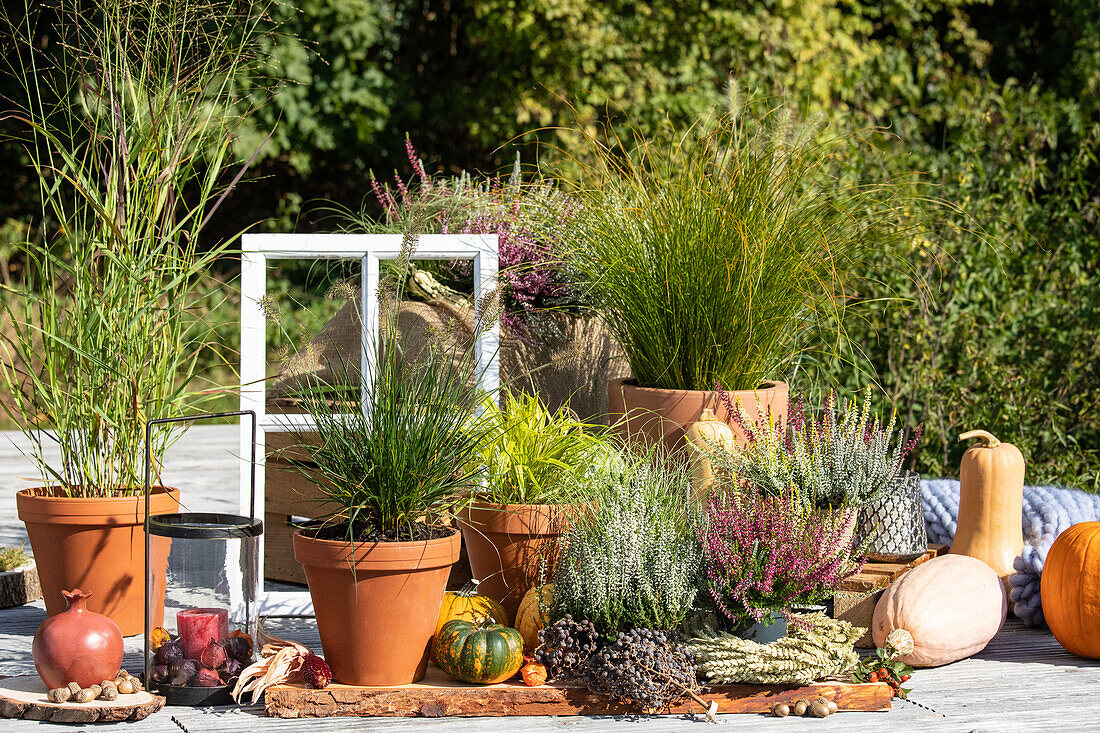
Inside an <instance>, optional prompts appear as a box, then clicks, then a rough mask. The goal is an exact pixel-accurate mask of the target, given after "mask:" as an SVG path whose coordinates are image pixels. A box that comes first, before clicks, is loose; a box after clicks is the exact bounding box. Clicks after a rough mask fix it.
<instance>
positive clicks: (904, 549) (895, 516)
mask: <svg viewBox="0 0 1100 733" xmlns="http://www.w3.org/2000/svg"><path fill="white" fill-rule="evenodd" d="M855 535H856V545H857V546H859V545H861V544H863V543H866V549H865V551H864V554H865V555H866V557H867V559H869V560H874V561H877V562H908V561H910V560H915V559H917V558H918V557H920V556H921V555H923V554H924V552H925V550H927V549H928V533H927V532H926V531H925V528H924V509H923V508H922V507H921V498H920V476H919V475H917V474H915V473H907V474H903V475H902V476H901V477H899V478H898V488H897V491H894V492H893V493H891V494H889V495H888V496H886V497H884V498H882V499H880V500H878V501H876V502H874V503H873V504H868V505H867V506H865V507H863V508H861V509H860V510H859V519H858V521H857V523H856V532H855Z"/></svg>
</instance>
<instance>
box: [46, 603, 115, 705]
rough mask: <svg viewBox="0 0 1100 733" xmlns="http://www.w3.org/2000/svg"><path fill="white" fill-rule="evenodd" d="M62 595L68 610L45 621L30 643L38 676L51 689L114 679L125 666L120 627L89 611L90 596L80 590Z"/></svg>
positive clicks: (89, 684) (85, 685)
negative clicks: (71, 683)
mask: <svg viewBox="0 0 1100 733" xmlns="http://www.w3.org/2000/svg"><path fill="white" fill-rule="evenodd" d="M62 595H63V596H64V598H65V602H66V604H67V605H68V608H67V609H66V610H65V611H62V612H61V613H59V614H57V615H56V616H50V617H49V618H47V619H46V620H45V621H43V622H42V624H41V625H40V626H39V627H38V631H36V632H35V633H34V641H33V642H32V643H31V656H32V657H33V658H34V668H35V670H37V671H38V676H39V677H41V678H42V682H43V683H45V685H46V687H48V688H50V689H53V688H55V687H65V686H66V685H68V684H69V683H70V682H75V683H77V684H78V685H80V686H81V687H91V686H92V685H96V684H99V683H100V682H102V681H103V680H113V679H114V678H115V676H116V675H117V674H118V670H119V669H120V668H121V667H122V632H121V631H119V628H118V624H116V623H115V622H114V621H112V620H111V619H109V618H107V617H106V616H104V615H102V614H98V613H95V612H93V611H89V610H88V596H90V595H91V594H90V593H86V592H84V591H82V590H80V589H79V588H77V589H76V590H73V591H63V593H62Z"/></svg>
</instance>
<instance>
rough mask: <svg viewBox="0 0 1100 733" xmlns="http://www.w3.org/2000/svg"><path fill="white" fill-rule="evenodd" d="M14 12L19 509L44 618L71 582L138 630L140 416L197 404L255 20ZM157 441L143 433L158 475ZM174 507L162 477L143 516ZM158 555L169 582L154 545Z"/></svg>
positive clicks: (8, 342)
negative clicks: (24, 477) (35, 195)
mask: <svg viewBox="0 0 1100 733" xmlns="http://www.w3.org/2000/svg"><path fill="white" fill-rule="evenodd" d="M22 10H23V11H25V12H23V14H22V15H20V16H19V17H15V16H13V15H11V14H10V12H11V11H5V12H4V14H3V15H0V26H2V27H3V28H4V30H5V32H6V35H7V36H8V37H9V38H11V39H13V40H14V41H15V45H14V47H13V49H12V53H11V54H10V55H9V58H10V59H13V60H14V62H13V63H12V65H11V66H10V67H9V75H10V76H11V77H13V81H14V82H15V84H16V86H18V87H21V88H22V92H23V94H22V96H21V98H19V99H16V100H15V101H14V102H13V104H14V105H15V108H14V109H11V110H9V111H8V112H7V113H6V114H5V118H6V121H7V123H8V124H9V129H17V130H18V131H19V132H18V133H17V140H16V142H17V143H18V144H21V145H22V147H23V149H24V150H25V151H26V155H27V157H28V159H29V161H30V166H31V168H32V169H33V170H34V172H35V173H36V174H37V180H38V188H39V194H40V198H41V204H42V215H41V220H40V221H39V222H36V230H37V231H39V232H40V233H41V239H40V240H38V241H26V242H23V243H21V245H20V246H19V247H18V248H17V252H16V255H15V257H14V258H13V259H14V260H16V261H20V262H22V263H23V265H24V268H23V277H22V279H21V281H19V282H17V283H15V284H13V285H11V286H10V287H8V286H5V292H4V296H3V298H0V309H2V310H3V313H4V320H5V322H6V325H7V328H5V329H3V330H0V334H2V339H3V341H2V346H3V348H0V356H2V358H0V384H2V385H3V387H4V388H5V389H6V390H7V391H8V393H9V395H10V400H7V401H3V402H0V404H3V405H4V407H5V410H6V412H7V414H8V416H9V417H10V418H11V419H12V420H13V421H14V422H15V423H16V424H17V425H19V426H21V427H23V428H24V429H26V430H27V431H28V433H27V434H28V437H29V438H30V444H31V448H30V450H29V451H28V453H29V456H30V458H32V459H33V460H34V461H35V463H36V464H37V465H38V469H39V473H40V475H41V485H40V486H38V487H36V488H29V489H23V490H21V491H19V493H18V494H17V507H18V512H19V517H20V519H22V520H23V522H24V523H25V524H26V527H27V534H28V536H29V538H30V544H31V549H32V551H33V553H34V558H35V561H36V563H37V567H38V573H39V577H40V579H41V585H42V592H43V596H44V597H45V601H46V611H47V613H49V614H51V615H52V614H56V613H59V612H61V611H63V610H64V609H65V607H66V603H65V599H64V598H63V597H62V595H61V591H62V590H67V589H72V588H76V587H80V588H82V589H83V590H85V591H89V592H90V593H91V599H90V601H89V604H88V606H89V609H90V610H92V611H96V612H99V613H103V614H106V615H107V616H110V617H111V618H112V619H113V620H114V621H115V622H116V623H117V624H118V626H119V628H120V629H121V630H122V632H123V633H124V634H127V635H130V634H136V633H140V632H141V630H142V629H143V627H144V621H145V613H144V585H145V584H144V578H143V573H144V562H145V538H144V534H143V532H142V529H141V528H142V523H143V520H144V512H145V506H144V501H143V499H142V486H143V483H144V475H143V474H144V472H143V466H142V462H143V456H144V450H143V444H144V441H143V436H144V431H145V422H146V420H149V419H153V418H159V417H165V416H170V415H177V414H179V413H180V412H182V411H183V410H184V409H185V405H188V404H190V403H191V401H192V398H193V396H194V395H193V394H191V393H189V391H188V385H189V383H190V382H191V380H192V378H193V377H194V376H195V374H196V370H197V368H198V366H197V365H198V363H199V356H200V354H202V353H203V352H204V350H206V348H207V347H208V346H209V343H208V340H207V339H205V336H204V333H206V332H207V331H206V330H205V328H204V327H203V324H202V321H201V318H200V317H198V316H197V315H196V311H201V309H202V308H204V307H209V304H207V303H204V302H203V301H202V298H201V297H200V296H199V295H198V294H197V292H198V287H197V286H198V285H199V283H200V282H201V279H202V278H203V276H204V271H205V268H206V266H207V265H208V264H209V263H210V262H211V261H212V260H213V259H214V258H215V257H217V256H218V254H219V252H220V249H219V248H218V247H217V246H213V247H209V248H200V246H199V234H200V232H201V231H202V229H203V227H204V225H205V224H206V222H207V220H208V219H209V217H210V216H211V214H212V213H213V212H214V210H215V209H216V208H217V207H218V204H220V202H221V201H222V200H223V199H224V197H225V196H226V194H227V193H228V190H229V188H231V187H232V184H229V185H227V184H226V182H225V181H223V180H222V178H223V173H225V172H226V171H227V170H228V169H229V168H230V167H233V166H234V165H235V161H236V160H237V158H236V155H235V153H234V139H233V135H232V132H233V130H234V129H235V128H236V127H237V124H238V122H239V118H240V114H241V109H242V108H246V107H247V106H248V105H247V103H246V102H242V101H241V100H239V99H237V95H236V93H235V92H234V86H233V81H234V79H235V78H239V77H241V76H242V75H244V74H246V73H248V70H249V68H250V65H251V64H252V63H253V62H254V61H255V60H256V59H255V57H254V56H253V53H252V51H251V49H252V48H253V47H254V46H253V44H254V43H255V41H256V40H257V37H258V35H259V34H260V29H259V28H260V25H259V24H260V23H261V20H260V18H259V16H258V15H256V14H254V13H252V12H247V13H246V12H244V11H243V10H242V9H241V8H239V7H238V6H236V5H232V4H228V3H221V2H204V1H203V0H184V1H183V2H173V3H167V4H163V3H140V2H133V3H130V2H127V3H114V2H98V3H91V4H87V5H79V6H70V5H69V4H60V3H59V4H57V5H56V6H54V5H51V4H50V3H44V4H34V5H29V6H27V7H25V8H23V9H22ZM45 18H50V19H52V20H51V21H50V23H49V24H47V23H46V21H45V20H43V19H45ZM44 38H49V39H50V43H49V44H46V43H43V39H44ZM256 91H257V92H258V91H259V90H256ZM245 165H246V164H242V172H243V167H244V166H245ZM239 175H240V174H239V173H238V178H239ZM171 439H172V436H170V435H167V434H159V435H156V436H155V439H154V443H153V451H152V457H153V462H154V467H156V468H158V469H159V466H160V465H161V462H162V460H161V459H162V457H163V455H164V451H165V450H166V449H167V446H168V444H169V442H170V440H171ZM54 450H58V451H59V457H58V458H56V459H55V458H53V457H52V455H53V454H52V451H54ZM158 473H159V470H158ZM154 478H156V477H155V476H154ZM178 506H179V493H178V492H177V491H176V490H174V489H169V488H165V487H160V486H158V487H156V489H155V491H154V492H153V496H152V502H151V507H152V510H153V511H154V512H156V513H158V514H159V513H169V512H174V511H176V509H177V507H178ZM154 552H155V553H156V557H155V558H153V559H152V564H151V567H153V568H154V569H155V571H156V574H155V577H159V578H161V579H163V575H164V568H165V563H166V561H167V546H165V545H159V544H154ZM159 593H160V594H161V595H163V593H164V588H163V580H161V587H160V590H159ZM153 612H154V621H155V623H156V624H159V623H160V621H159V614H160V613H161V612H162V610H161V608H160V607H159V605H158V606H157V607H155V608H154V609H153Z"/></svg>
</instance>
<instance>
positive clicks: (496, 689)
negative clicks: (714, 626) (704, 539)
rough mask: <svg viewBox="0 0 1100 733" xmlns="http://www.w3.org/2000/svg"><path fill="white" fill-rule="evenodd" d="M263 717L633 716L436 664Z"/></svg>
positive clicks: (878, 692)
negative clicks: (388, 682) (469, 677)
mask: <svg viewBox="0 0 1100 733" xmlns="http://www.w3.org/2000/svg"><path fill="white" fill-rule="evenodd" d="M891 694H892V691H891V690H890V688H889V687H888V686H887V685H885V684H882V683H877V684H865V685H853V684H849V683H844V682H822V683H817V684H812V685H715V686H713V687H711V688H709V689H708V690H707V691H706V692H704V693H703V695H702V696H703V698H704V699H705V700H708V701H714V702H715V703H717V705H718V712H719V713H765V712H768V711H769V710H770V709H771V706H772V705H774V704H775V703H777V702H781V701H782V702H788V703H793V702H794V701H795V700H798V699H800V698H810V699H812V698H815V697H818V696H822V697H825V698H826V699H829V700H833V701H835V702H836V704H837V708H838V709H840V710H859V711H864V712H870V711H880V710H889V709H890V700H891ZM264 707H265V709H266V711H267V714H268V715H270V716H272V717H276V718H324V717H337V716H363V717H367V716H370V717H374V716H378V717H404V718H414V717H425V718H441V717H503V716H534V715H623V714H628V713H632V712H634V713H636V712H637V711H633V710H629V709H627V708H624V707H623V706H621V705H616V704H614V703H612V702H610V701H608V700H607V699H606V698H604V697H602V696H600V695H594V694H592V693H590V692H588V691H587V690H585V689H584V688H581V687H574V686H570V685H558V684H550V685H542V686H541V687H528V686H526V685H525V684H523V683H522V682H504V683H502V684H498V685H470V684H466V683H463V682H456V681H455V680H452V679H450V678H449V677H447V675H445V674H444V673H443V672H442V671H440V670H439V669H438V668H436V667H435V665H429V666H428V674H427V676H426V677H425V678H424V679H423V680H422V681H421V682H417V683H415V684H412V685H399V686H396V687H354V686H351V685H341V684H338V683H332V684H330V685H329V686H328V687H326V688H324V689H323V690H315V689H313V688H310V687H305V686H304V685H291V684H286V685H275V686H273V687H269V688H267V690H266V691H265V693H264ZM667 712H668V713H669V714H672V715H683V714H685V713H703V712H704V711H703V710H702V708H701V707H700V706H699V705H698V704H696V703H694V702H691V701H688V702H685V703H679V704H677V705H675V706H673V707H672V708H671V709H670V710H668V711H667Z"/></svg>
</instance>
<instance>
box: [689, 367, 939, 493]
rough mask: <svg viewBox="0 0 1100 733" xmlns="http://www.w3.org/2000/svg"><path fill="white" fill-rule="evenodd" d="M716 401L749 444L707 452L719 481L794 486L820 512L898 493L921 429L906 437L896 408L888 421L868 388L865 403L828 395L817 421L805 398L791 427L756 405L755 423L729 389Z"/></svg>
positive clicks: (790, 414) (791, 415)
mask: <svg viewBox="0 0 1100 733" xmlns="http://www.w3.org/2000/svg"><path fill="white" fill-rule="evenodd" d="M719 396H720V398H721V399H722V401H723V403H724V404H725V405H726V406H727V408H728V409H729V410H730V414H731V416H732V419H733V422H734V423H735V424H736V425H737V426H738V427H740V428H741V429H742V430H743V431H744V432H745V434H746V435H747V436H748V441H747V444H746V445H743V446H738V447H733V448H729V449H726V448H724V447H722V446H713V447H712V448H711V450H709V451H708V457H709V458H710V459H711V462H712V464H713V465H714V468H715V473H716V475H717V476H718V477H719V481H720V482H722V481H724V482H726V483H731V482H734V481H738V482H741V481H747V482H748V483H750V484H752V485H753V486H754V487H755V488H756V489H757V490H758V491H761V492H763V493H764V494H767V495H769V496H778V495H781V494H783V493H784V492H787V491H788V490H792V489H793V490H794V492H795V495H796V497H797V498H798V500H799V501H800V503H801V504H802V505H803V506H806V507H816V508H817V509H822V510H824V509H830V508H832V509H839V508H841V507H848V506H853V507H859V506H863V505H866V504H869V503H871V502H874V501H877V500H879V499H881V498H883V497H885V496H887V495H889V494H890V493H891V492H894V491H897V490H898V488H899V487H900V486H901V483H900V481H899V479H900V478H901V476H902V473H903V465H904V462H905V459H906V458H907V457H908V456H909V455H910V454H911V453H912V451H913V450H914V449H915V448H916V446H917V441H918V440H919V439H920V436H921V432H922V431H921V428H920V427H918V428H917V429H916V430H914V432H913V435H912V437H911V438H910V439H909V440H904V437H903V435H902V432H901V430H900V429H899V428H898V420H897V413H896V411H895V412H894V413H893V415H892V416H891V418H890V421H889V422H888V423H886V424H883V422H882V420H880V419H879V417H878V415H876V414H875V413H874V412H873V411H872V400H871V390H870V388H867V389H866V390H865V391H864V393H863V397H862V401H859V400H855V399H853V400H851V401H848V400H844V399H839V400H838V398H837V396H836V393H835V392H833V391H830V392H829V394H828V395H827V396H826V398H825V401H824V405H823V409H822V411H821V415H820V417H816V418H813V417H809V416H808V415H807V409H806V405H805V400H804V399H803V397H801V396H800V397H798V399H797V400H796V401H795V402H793V404H791V403H789V405H788V410H787V419H786V424H784V422H783V421H781V420H773V419H772V417H771V415H770V413H768V412H767V410H765V409H764V408H763V406H762V405H761V404H760V403H759V402H757V417H755V418H754V417H752V416H750V414H749V413H748V411H747V410H746V409H745V407H744V405H742V404H741V403H740V402H739V401H738V403H737V404H736V405H734V404H733V402H732V400H731V399H730V397H729V394H728V393H726V392H725V391H723V390H721V389H720V390H719ZM734 477H736V478H734Z"/></svg>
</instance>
